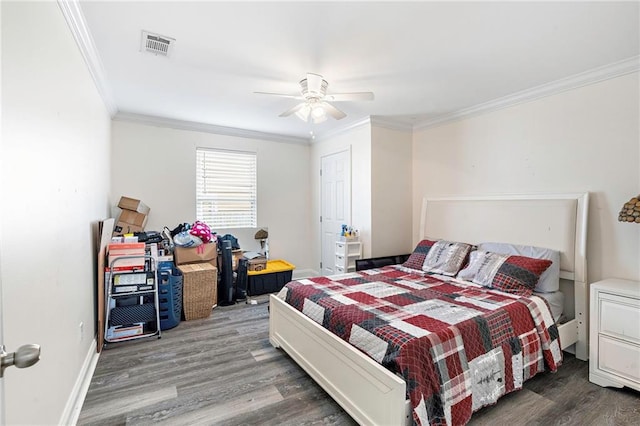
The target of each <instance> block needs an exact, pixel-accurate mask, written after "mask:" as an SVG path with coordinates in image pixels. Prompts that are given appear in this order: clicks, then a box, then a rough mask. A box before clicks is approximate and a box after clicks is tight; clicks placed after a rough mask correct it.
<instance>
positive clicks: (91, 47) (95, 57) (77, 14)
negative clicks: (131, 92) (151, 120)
mask: <svg viewBox="0 0 640 426" xmlns="http://www.w3.org/2000/svg"><path fill="white" fill-rule="evenodd" d="M58 6H59V7H60V10H61V11H62V15H64V19H65V20H66V21H67V26H68V27H69V29H70V30H71V34H73V38H74V39H75V40H76V44H77V45H78V48H79V49H80V53H81V54H82V58H83V59H84V62H85V64H87V68H89V73H90V74H91V78H93V82H94V84H95V85H96V88H97V89H98V93H99V94H100V97H101V98H102V101H103V102H104V106H105V107H106V108H107V111H108V112H109V115H111V117H113V116H115V115H116V113H117V112H118V107H117V106H116V103H115V101H114V99H113V96H112V94H111V89H110V87H109V85H108V84H107V78H106V77H105V71H104V66H103V65H102V61H101V60H100V55H99V54H98V50H97V49H96V45H95V43H94V41H93V37H92V36H91V32H90V31H89V28H88V27H87V21H86V20H85V18H84V14H83V13H82V10H81V9H80V3H79V2H78V1H77V0H58Z"/></svg>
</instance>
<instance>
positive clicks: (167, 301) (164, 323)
mask: <svg viewBox="0 0 640 426" xmlns="http://www.w3.org/2000/svg"><path fill="white" fill-rule="evenodd" d="M158 281H159V283H158V302H159V307H160V329H161V330H168V329H170V328H173V327H175V326H177V325H178V324H179V323H180V315H181V314H182V272H180V270H179V269H177V268H175V267H171V269H169V268H162V269H160V270H159V271H158Z"/></svg>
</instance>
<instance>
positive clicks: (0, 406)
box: [0, 271, 6, 425]
mask: <svg viewBox="0 0 640 426" xmlns="http://www.w3.org/2000/svg"><path fill="white" fill-rule="evenodd" d="M2 311H3V309H2V271H0V347H2V345H3V344H4V343H3V342H4V338H3V336H2V327H3V323H2ZM0 425H6V423H5V420H4V379H3V378H2V377H0Z"/></svg>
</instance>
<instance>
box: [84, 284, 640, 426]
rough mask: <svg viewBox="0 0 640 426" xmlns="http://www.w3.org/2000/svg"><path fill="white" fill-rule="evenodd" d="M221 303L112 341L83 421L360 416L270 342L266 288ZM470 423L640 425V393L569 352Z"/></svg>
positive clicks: (284, 421)
mask: <svg viewBox="0 0 640 426" xmlns="http://www.w3.org/2000/svg"><path fill="white" fill-rule="evenodd" d="M258 301H259V304H257V305H247V304H245V303H240V304H237V305H234V306H230V307H217V308H215V309H214V310H213V313H212V315H211V317H209V318H207V319H204V320H196V321H187V322H185V321H183V322H181V323H180V325H178V326H177V327H176V328H174V329H171V330H167V331H165V332H163V333H162V339H155V338H151V339H146V340H141V341H133V342H125V343H119V344H110V345H109V346H108V347H107V348H106V349H105V350H104V351H103V352H102V355H101V356H100V360H99V362H98V365H97V368H96V371H95V374H94V377H93V380H92V381H91V386H90V388H89V391H88V393H87V396H86V399H85V402H84V406H83V407H82V412H81V413H80V418H79V421H78V424H79V425H125V424H127V425H129V424H150V423H154V424H155V423H159V424H167V425H229V426H231V425H355V424H356V423H355V422H354V421H353V420H352V419H351V418H350V417H349V415H348V414H346V413H345V412H344V411H343V410H342V409H341V408H340V406H338V404H336V403H335V402H334V401H333V400H332V399H331V398H330V397H329V396H328V395H327V394H326V393H325V392H324V391H323V390H322V389H321V388H320V387H319V386H318V385H316V384H315V383H314V382H313V381H312V380H311V379H310V378H309V377H308V376H307V375H306V373H305V372H304V371H303V370H302V369H301V368H300V367H298V366H297V365H296V364H295V363H294V362H293V361H292V360H291V359H290V358H289V357H288V356H287V355H286V354H285V353H284V352H282V351H281V350H277V349H274V348H272V347H271V345H270V344H269V323H268V317H269V316H268V311H267V301H268V298H267V296H260V297H259V298H258ZM470 424H472V425H507V424H510V425H640V394H639V393H638V392H634V391H631V390H628V389H623V390H617V389H605V388H601V387H599V386H596V385H594V384H592V383H590V382H589V381H588V364H587V363H586V362H583V361H579V360H577V359H575V358H574V357H573V356H571V355H566V357H565V361H564V365H563V366H562V367H561V368H560V370H559V371H558V372H557V373H555V374H548V373H544V374H541V375H538V376H536V377H534V378H533V379H532V380H530V381H528V382H526V383H525V385H524V389H522V390H521V391H518V392H515V393H512V394H509V395H507V396H505V397H503V398H502V399H501V400H500V401H498V403H497V404H496V405H494V406H491V407H486V408H484V409H482V410H480V411H479V412H477V413H475V414H474V416H473V417H472V420H471V423H470Z"/></svg>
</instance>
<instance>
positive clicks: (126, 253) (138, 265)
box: [108, 243, 145, 271]
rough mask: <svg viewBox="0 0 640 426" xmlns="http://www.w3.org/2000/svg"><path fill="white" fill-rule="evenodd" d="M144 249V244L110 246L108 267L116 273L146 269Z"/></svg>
mask: <svg viewBox="0 0 640 426" xmlns="http://www.w3.org/2000/svg"><path fill="white" fill-rule="evenodd" d="M144 248H145V247H144V243H125V244H122V243H120V244H109V247H108V249H109V257H108V266H110V267H113V270H114V271H128V270H138V269H140V270H141V269H144ZM131 256H136V257H131ZM116 259H119V260H118V261H117V262H115V263H113V262H114V260H116Z"/></svg>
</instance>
